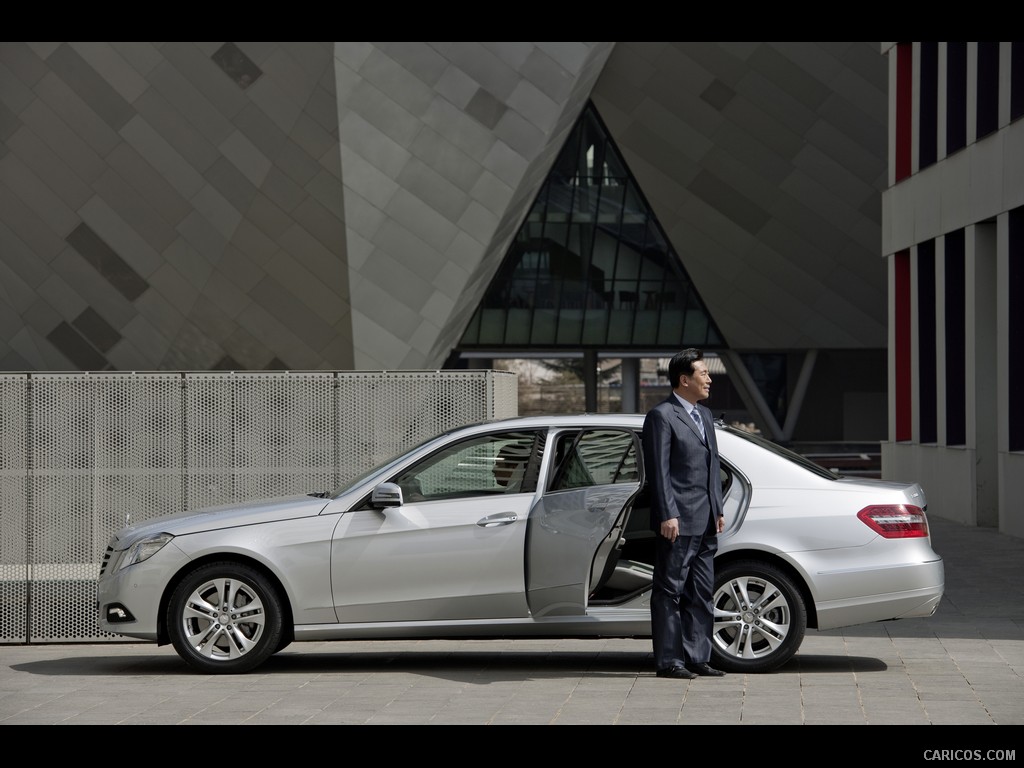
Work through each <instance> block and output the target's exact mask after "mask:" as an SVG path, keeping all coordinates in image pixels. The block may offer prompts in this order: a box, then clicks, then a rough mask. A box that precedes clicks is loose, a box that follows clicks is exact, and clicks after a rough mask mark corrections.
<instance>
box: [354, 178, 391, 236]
mask: <svg viewBox="0 0 1024 768" xmlns="http://www.w3.org/2000/svg"><path fill="white" fill-rule="evenodd" d="M384 219H385V216H384V213H383V212H382V211H381V210H380V209H379V208H375V207H374V206H373V205H371V204H370V203H369V202H367V201H366V200H364V199H363V198H361V197H360V196H359V195H357V194H356V193H355V192H353V191H352V190H351V189H346V190H345V221H346V222H347V223H348V226H349V227H351V229H352V231H353V232H355V233H357V234H358V235H359V236H360V237H362V238H363V239H364V240H372V239H373V237H374V235H375V234H376V233H377V230H378V229H380V226H381V224H382V223H383V222H384Z"/></svg>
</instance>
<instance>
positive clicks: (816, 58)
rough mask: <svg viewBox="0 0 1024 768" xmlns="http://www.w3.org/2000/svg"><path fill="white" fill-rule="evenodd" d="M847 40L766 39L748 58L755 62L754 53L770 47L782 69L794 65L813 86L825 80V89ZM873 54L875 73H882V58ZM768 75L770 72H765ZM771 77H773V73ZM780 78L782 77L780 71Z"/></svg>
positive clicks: (837, 70) (837, 71) (839, 69)
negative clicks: (775, 40)
mask: <svg viewBox="0 0 1024 768" xmlns="http://www.w3.org/2000/svg"><path fill="white" fill-rule="evenodd" d="M848 45H850V43H810V42H770V43H762V44H761V45H759V46H758V47H757V49H756V50H755V51H753V52H752V55H751V56H750V58H749V59H748V61H750V63H751V64H752V65H753V66H755V67H756V66H757V59H758V57H761V56H764V54H765V49H767V50H769V51H771V53H772V56H773V57H776V58H781V60H782V62H784V63H783V64H782V67H781V68H782V69H785V68H786V67H787V66H788V67H795V68H796V69H797V70H799V71H800V72H802V73H804V74H803V75H802V78H803V79H805V80H806V79H807V78H811V80H812V82H813V81H817V83H818V85H817V86H812V87H813V88H817V89H820V88H821V87H822V86H823V85H824V84H825V83H827V84H828V86H825V87H826V90H832V87H831V86H832V85H833V82H834V80H835V78H836V77H837V76H838V75H839V74H840V73H841V72H842V71H843V65H842V62H840V60H839V56H840V55H841V54H842V52H843V49H844V48H846V46H848ZM876 58H877V59H878V60H879V62H878V63H879V66H880V67H881V69H879V70H878V71H879V74H880V75H882V76H883V77H884V75H883V73H884V72H885V71H886V64H885V59H884V58H883V57H882V56H880V55H877V54H876ZM772 71H775V70H774V69H773V68H766V72H772ZM769 76H771V75H769ZM773 79H775V78H774V77H773ZM782 79H786V76H785V75H783V78H782Z"/></svg>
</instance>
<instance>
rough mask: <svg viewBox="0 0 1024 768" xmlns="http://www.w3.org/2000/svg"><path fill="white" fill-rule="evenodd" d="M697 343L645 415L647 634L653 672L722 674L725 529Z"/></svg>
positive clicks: (681, 356)
mask: <svg viewBox="0 0 1024 768" xmlns="http://www.w3.org/2000/svg"><path fill="white" fill-rule="evenodd" d="M703 357H704V355H703V353H702V352H701V351H700V350H699V349H684V350H683V351H682V352H679V353H678V354H677V355H676V356H675V357H673V358H672V361H671V362H670V363H669V367H668V379H669V383H670V384H671V385H672V394H670V395H669V396H668V398H667V399H666V400H664V401H663V402H661V403H659V404H658V405H656V406H655V407H654V408H652V409H651V410H650V412H648V414H647V418H646V419H645V420H644V432H643V446H644V468H645V470H646V476H647V483H648V487H649V489H650V496H651V528H652V530H653V531H654V533H655V534H656V535H657V543H656V545H655V547H656V552H655V560H654V583H653V591H652V594H651V634H652V639H653V643H654V663H655V666H656V668H657V675H658V677H670V678H678V679H687V680H688V679H691V678H694V677H697V676H698V675H701V676H707V677H722V676H723V675H724V674H725V673H724V672H722V671H721V670H717V669H714V668H713V667H711V666H710V665H709V664H708V662H709V661H710V659H711V634H712V630H713V627H714V608H713V606H712V592H713V590H714V581H715V572H714V562H713V561H714V557H715V552H716V551H717V550H718V534H719V533H721V532H722V531H723V530H724V529H725V513H724V509H723V506H722V486H721V479H720V475H721V473H720V467H719V458H718V441H717V440H716V438H715V426H714V422H713V420H712V418H711V411H709V410H708V409H707V408H706V407H704V406H703V405H698V401H699V400H704V399H706V398H707V397H708V396H709V395H710V394H711V375H710V374H709V373H708V367H707V363H706V362H705V361H704V359H703Z"/></svg>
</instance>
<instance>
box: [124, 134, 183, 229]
mask: <svg viewBox="0 0 1024 768" xmlns="http://www.w3.org/2000/svg"><path fill="white" fill-rule="evenodd" d="M107 162H108V163H110V167H111V168H112V169H113V170H114V171H116V172H117V174H118V175H119V176H120V177H121V178H122V179H124V180H125V181H126V182H128V184H130V185H131V187H132V188H133V189H134V190H135V191H136V192H137V193H138V194H139V195H141V196H142V198H143V199H145V200H146V202H148V203H149V204H150V205H151V206H153V208H154V209H155V210H156V211H157V213H159V214H160V217H161V218H162V219H163V220H164V221H166V222H167V223H168V224H170V225H171V226H172V227H173V226H174V225H175V224H177V223H178V222H179V221H181V220H182V219H183V218H184V217H185V216H186V215H188V212H189V211H190V210H191V208H192V206H191V205H189V203H188V201H187V200H185V198H183V197H182V196H181V194H179V193H178V191H177V190H176V189H174V187H172V186H171V185H170V184H169V183H168V182H167V180H166V179H165V178H164V177H163V176H162V175H160V174H159V173H157V172H156V169H154V168H153V166H152V165H150V164H149V162H147V160H146V158H144V157H142V156H141V155H140V154H139V153H138V152H137V151H136V150H135V149H134V147H132V146H131V145H130V144H127V143H126V142H121V143H120V144H118V145H117V147H116V148H115V149H114V151H113V152H111V153H110V154H109V155H107Z"/></svg>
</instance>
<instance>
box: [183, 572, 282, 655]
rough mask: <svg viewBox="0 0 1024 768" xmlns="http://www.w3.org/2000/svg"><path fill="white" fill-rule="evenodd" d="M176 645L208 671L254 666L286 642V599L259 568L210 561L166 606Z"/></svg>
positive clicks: (189, 576)
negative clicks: (284, 634) (283, 624)
mask: <svg viewBox="0 0 1024 768" xmlns="http://www.w3.org/2000/svg"><path fill="white" fill-rule="evenodd" d="M167 611H168V613H167V627H168V630H169V633H170V637H171V643H172V644H173V645H174V650H176V651H177V652H178V655H179V656H181V658H182V659H184V660H185V661H186V662H187V663H188V664H189V665H190V666H192V667H193V668H195V669H197V670H199V671H200V672H205V673H207V674H233V673H240V672H248V671H250V670H252V669H255V668H256V667H257V666H259V665H260V664H262V663H263V662H264V661H266V660H267V658H269V657H270V656H271V654H273V653H275V652H276V651H277V650H278V648H279V647H280V646H281V640H282V638H281V633H282V618H281V617H282V610H281V600H280V598H279V597H278V594H277V591H276V590H275V589H274V587H273V586H272V585H271V583H270V582H269V580H268V579H267V578H266V577H265V576H263V575H262V574H261V573H260V572H259V571H257V570H255V569H253V568H250V567H248V566H245V565H241V564H239V563H209V564H207V565H203V566H200V567H199V568H197V569H195V570H194V571H193V572H192V573H190V574H188V575H187V576H186V577H185V578H184V579H183V580H182V581H181V582H180V583H179V584H178V586H177V588H176V589H175V590H174V594H173V595H172V596H171V599H170V602H169V604H168V609H167Z"/></svg>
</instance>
